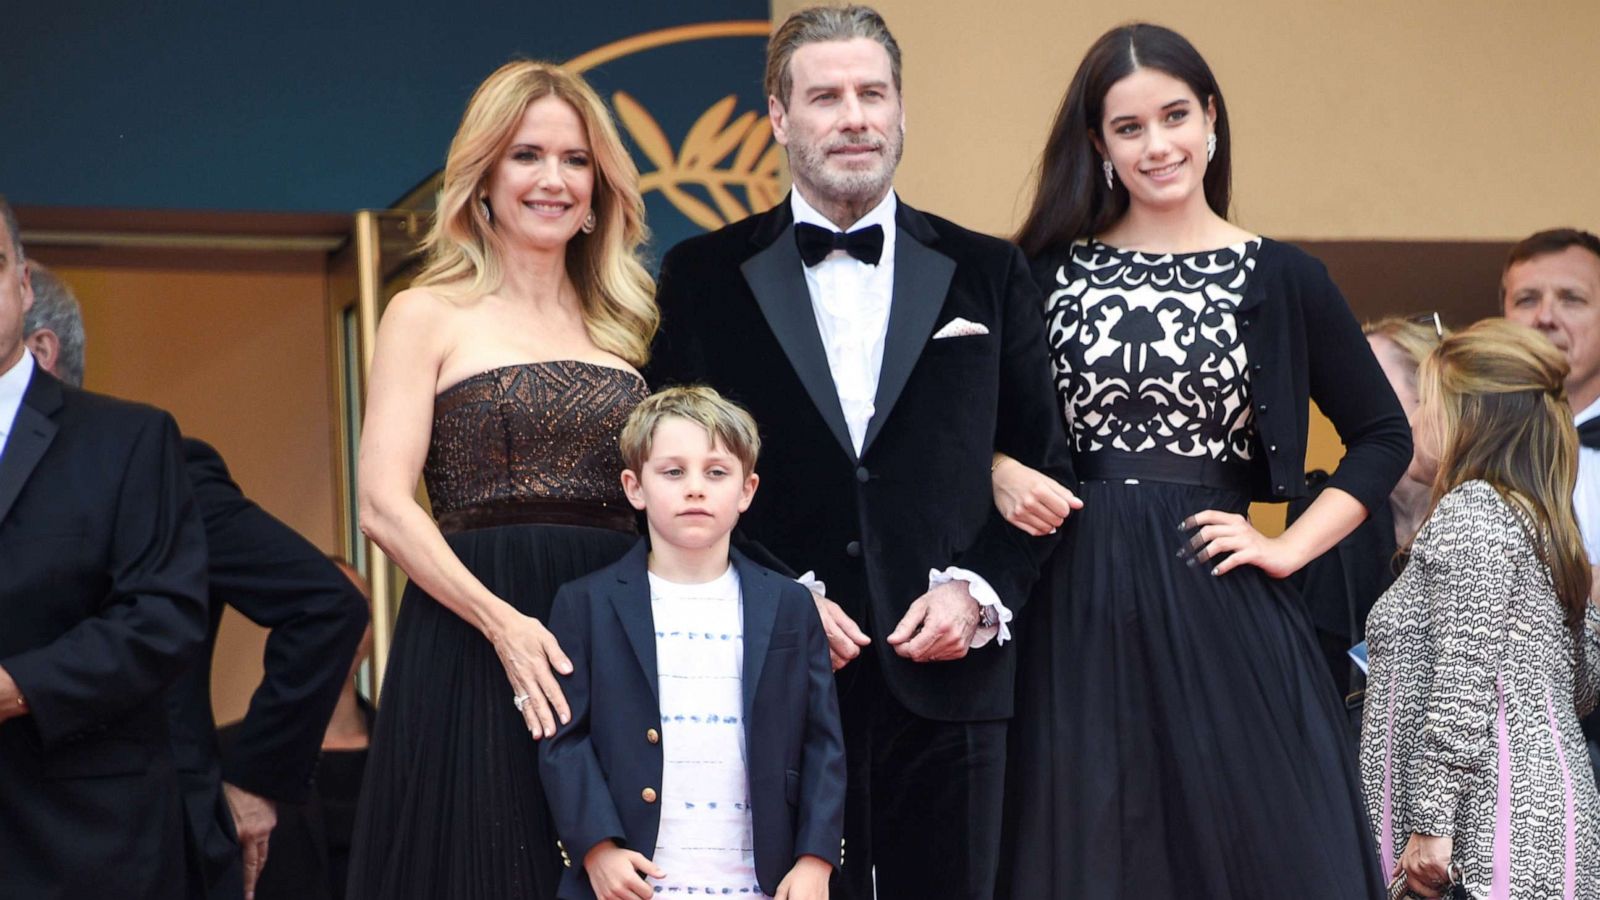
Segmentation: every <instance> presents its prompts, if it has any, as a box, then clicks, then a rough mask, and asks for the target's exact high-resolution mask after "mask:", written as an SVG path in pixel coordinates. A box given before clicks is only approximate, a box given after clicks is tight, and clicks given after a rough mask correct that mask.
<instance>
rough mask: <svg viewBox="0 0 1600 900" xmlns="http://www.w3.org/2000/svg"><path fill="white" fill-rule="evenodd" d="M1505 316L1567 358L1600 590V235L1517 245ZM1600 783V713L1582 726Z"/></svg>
mask: <svg viewBox="0 0 1600 900" xmlns="http://www.w3.org/2000/svg"><path fill="white" fill-rule="evenodd" d="M1500 303H1501V305H1502V311H1503V312H1504V313H1505V316H1506V318H1508V319H1510V320H1511V321H1513V322H1519V323H1521V324H1523V325H1526V326H1528V327H1529V328H1533V329H1537V330H1538V331H1539V332H1540V333H1542V334H1544V335H1545V336H1546V337H1548V338H1549V339H1550V340H1551V342H1552V343H1554V344H1555V345H1556V346H1557V347H1560V348H1561V351H1562V352H1563V353H1565V354H1566V355H1567V362H1568V363H1570V364H1571V365H1572V371H1571V373H1570V374H1569V375H1568V376H1567V385H1566V387H1567V402H1568V403H1570V404H1572V414H1573V417H1574V421H1575V422H1576V424H1577V426H1578V440H1579V443H1580V444H1581V446H1580V448H1579V450H1578V485H1577V489H1576V490H1574V491H1573V492H1572V507H1573V512H1574V513H1575V514H1576V515H1577V517H1578V530H1579V531H1581V532H1583V544H1584V548H1585V549H1587V550H1588V551H1589V564H1590V565H1591V566H1595V567H1596V568H1595V574H1596V578H1595V583H1596V585H1597V586H1600V237H1596V236H1595V235H1593V234H1591V233H1590V232H1587V231H1580V230H1579V229H1576V228H1551V229H1549V230H1546V231H1540V232H1538V233H1536V234H1531V235H1529V236H1527V237H1525V238H1523V239H1522V240H1520V241H1518V242H1517V243H1516V244H1515V245H1513V246H1512V248H1511V252H1510V253H1509V254H1507V257H1506V265H1505V269H1504V271H1503V272H1502V273H1501V275H1500ZM1583 732H1584V734H1586V735H1588V737H1589V761H1590V762H1591V763H1592V764H1593V766H1594V772H1595V778H1596V780H1600V712H1596V713H1591V714H1590V715H1589V717H1588V718H1586V719H1584V720H1583Z"/></svg>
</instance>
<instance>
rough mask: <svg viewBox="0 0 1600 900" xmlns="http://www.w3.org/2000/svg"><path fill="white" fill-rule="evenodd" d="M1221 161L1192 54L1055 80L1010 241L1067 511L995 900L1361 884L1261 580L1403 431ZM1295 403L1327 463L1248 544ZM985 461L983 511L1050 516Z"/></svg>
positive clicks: (1016, 728)
mask: <svg viewBox="0 0 1600 900" xmlns="http://www.w3.org/2000/svg"><path fill="white" fill-rule="evenodd" d="M1231 151H1232V147H1231V143H1230V136H1229V131H1228V116H1227V108H1226V106H1225V104H1224V103H1223V98H1222V92H1221V90H1220V88H1219V87H1218V86H1217V83H1216V79H1215V78H1214V77H1213V75H1212V74H1211V70H1210V68H1209V67H1208V66H1207V65H1206V63H1205V60H1204V59H1202V58H1201V56H1200V54H1199V53H1198V52H1197V51H1196V50H1195V49H1194V47H1193V46H1192V45H1191V44H1190V43H1189V42H1188V41H1187V40H1185V39H1184V38H1183V37H1182V36H1181V35H1178V34H1176V33H1174V32H1172V31H1170V30H1168V29H1165V28H1161V27H1159V26H1154V25H1145V24H1139V25H1129V26H1125V27H1122V28H1117V29H1115V30H1113V31H1111V32H1109V33H1107V34H1106V35H1104V36H1103V37H1102V38H1100V40H1099V41H1097V42H1096V43H1095V45H1094V46H1093V47H1092V48H1090V50H1089V52H1088V55H1087V56H1086V57H1085V58H1084V60H1083V63H1082V64H1081V65H1080V67H1079V69H1078V72H1077V74H1076V75H1075V76H1074V77H1073V80H1072V84H1071V86H1070V87H1069V88H1068V89H1067V96H1066V99H1065V100H1064V101H1063V103H1062V106H1061V111H1060V114H1059V115H1058V117H1057V119H1056V122H1055V125H1054V127H1053V128H1052V131H1051V134H1050V137H1049V140H1048V143H1047V145H1046V148H1045V153H1044V158H1043V161H1042V163H1041V165H1040V175H1039V184H1038V189H1037V192H1036V196H1035V199H1034V203H1033V208H1032V209H1031V211H1030V212H1029V214H1028V217H1027V220H1026V222H1025V223H1024V225H1023V227H1022V230H1021V233H1020V235H1019V243H1021V245H1022V247H1023V250H1024V251H1026V252H1027V253H1028V254H1029V256H1030V257H1031V258H1032V260H1033V262H1034V265H1035V276H1036V277H1037V279H1038V280H1039V282H1040V284H1041V286H1042V287H1043V290H1044V293H1045V296H1046V298H1047V301H1046V304H1045V310H1044V314H1045V316H1046V320H1047V323H1048V334H1049V340H1050V343H1051V347H1050V349H1051V353H1052V357H1053V362H1054V367H1055V382H1056V385H1057V388H1058V391H1059V393H1060V400H1061V404H1062V409H1063V412H1064V414H1065V416H1066V420H1067V424H1068V431H1069V434H1070V435H1071V438H1072V442H1073V450H1074V467H1075V469H1076V472H1077V474H1078V476H1079V478H1080V479H1081V480H1082V496H1081V500H1082V502H1083V506H1082V509H1080V510H1078V511H1076V512H1073V513H1072V514H1071V518H1070V520H1069V521H1068V522H1067V525H1066V528H1067V532H1066V536H1065V540H1064V541H1063V543H1062V545H1061V546H1060V548H1059V549H1058V550H1057V552H1056V554H1055V556H1056V565H1055V571H1054V573H1053V575H1052V576H1051V577H1052V579H1053V581H1054V584H1053V585H1052V586H1047V588H1048V589H1052V590H1053V592H1054V595H1053V596H1051V597H1040V598H1037V599H1036V600H1035V601H1034V602H1032V603H1030V604H1028V606H1027V618H1028V620H1027V621H1024V622H1022V623H1021V627H1020V628H1019V629H1018V630H1017V634H1018V641H1019V644H1020V646H1019V649H1018V652H1019V666H1020V669H1021V670H1020V671H1019V681H1018V700H1017V702H1018V711H1017V716H1016V719H1015V720H1014V723H1013V732H1012V734H1013V739H1012V747H1013V751H1014V756H1013V767H1014V771H1015V777H1014V779H1013V784H1012V795H1013V797H1014V803H1013V813H1014V816H1013V819H1012V823H1011V826H1010V831H1011V833H1012V836H1013V842H1012V843H1013V845H1014V850H1015V855H1014V857H1012V858H1011V860H1010V864H1009V865H1008V866H1005V868H1006V869H1007V870H1008V877H1009V878H1010V879H1011V882H1012V883H1011V884H1010V885H1009V888H1010V891H1011V895H1012V896H1013V897H1016V898H1028V900H1038V898H1061V900H1066V898H1072V900H1086V898H1087V900H1096V898H1129V900H1131V898H1145V897H1179V896H1183V897H1216V898H1222V897H1226V898H1230V900H1251V898H1267V897H1281V896H1287V895H1291V894H1292V895H1294V896H1297V897H1319V898H1328V900H1335V898H1337V900H1352V898H1363V897H1377V896H1381V893H1382V890H1383V884H1382V879H1381V873H1380V872H1379V869H1378V865H1377V857H1376V854H1375V853H1374V852H1373V850H1372V843H1371V834H1370V832H1369V831H1368V829H1367V827H1366V822H1365V814H1364V810H1363V806H1362V800H1361V794H1360V791H1359V789H1358V783H1357V780H1356V771H1355V759H1354V754H1353V752H1352V749H1351V747H1350V746H1349V741H1348V739H1347V738H1346V736H1345V735H1346V731H1345V729H1346V725H1345V724H1344V723H1343V711H1342V709H1341V704H1340V702H1339V698H1338V696H1337V695H1336V693H1335V691H1334V688H1333V685H1332V683H1331V682H1330V680H1329V678H1328V675H1327V672H1326V668H1325V666H1324V665H1323V662H1322V657H1321V654H1320V652H1319V651H1318V648H1317V643H1316V639H1315V637H1314V636H1313V634H1312V629H1311V625H1310V623H1309V622H1308V621H1307V618H1306V615H1305V611H1304V608H1303V606H1302V605H1301V602H1300V599H1299V597H1297V596H1296V595H1295V592H1294V590H1293V588H1292V587H1290V586H1289V584H1288V583H1287V582H1285V581H1283V580H1282V579H1283V578H1284V577H1285V576H1287V575H1288V574H1290V573H1291V572H1293V571H1295V570H1296V569H1298V568H1300V567H1301V566H1302V565H1304V564H1305V563H1306V562H1307V561H1308V560H1310V559H1313V558H1315V557H1316V556H1318V555H1320V554H1321V553H1323V552H1324V551H1326V550H1327V549H1328V548H1329V547H1331V546H1333V545H1334V544H1335V543H1336V542H1337V541H1338V540H1339V539H1340V538H1342V537H1343V536H1344V535H1346V534H1348V533H1349V531H1350V530H1351V529H1352V528H1354V527H1355V526H1356V525H1358V524H1359V523H1360V522H1361V521H1362V520H1363V519H1365V518H1366V516H1367V510H1368V509H1370V508H1372V507H1374V506H1376V505H1378V504H1380V503H1385V502H1387V500H1388V496H1389V491H1390V490H1391V489H1392V488H1393V487H1394V483H1395V481H1396V480H1397V479H1398V478H1399V477H1400V474H1401V473H1402V472H1403V471H1404V470H1405V466H1406V463H1407V460H1408V459H1409V458H1410V455H1411V440H1410V430H1409V429H1408V428H1407V425H1406V420H1405V416H1404V414H1403V413H1402V412H1401V410H1400V406H1399V403H1398V402H1397V401H1396V400H1395V397H1394V392H1393V391H1392V390H1390V389H1389V385H1388V383H1387V381H1385V379H1384V376H1383V372H1382V371H1381V370H1380V369H1379V367H1378V363H1377V361H1376V360H1374V359H1373V358H1372V354H1371V353H1370V352H1368V351H1367V349H1366V346H1365V342H1364V341H1363V339H1362V336H1361V330H1360V328H1359V326H1357V324H1356V322H1355V319H1354V317H1353V316H1352V315H1351V314H1350V310H1349V308H1348V307H1347V306H1346V305H1345V303H1344V300H1343V298H1342V297H1341V296H1340V295H1339V292H1338V290H1337V288H1335V287H1334V285H1333V283H1332V282H1331V281H1330V280H1329V278H1328V275H1327V272H1326V270H1325V269H1324V268H1323V266H1322V265H1321V263H1319V262H1317V261H1316V260H1315V259H1312V258H1311V257H1309V256H1307V255H1306V254H1304V253H1303V252H1301V251H1299V250H1297V249H1295V248H1293V247H1291V246H1289V245H1287V244H1281V243H1278V242H1276V241H1272V240H1268V239H1264V238H1261V237H1259V236H1257V235H1255V234H1252V233H1250V232H1248V231H1245V230H1244V229H1242V228H1239V227H1238V226H1236V225H1234V224H1232V223H1231V222H1229V221H1228V220H1227V218H1226V216H1227V212H1228V196H1229V179H1230V171H1229V161H1230V158H1231ZM1311 398H1314V399H1315V400H1316V401H1317V404H1318V406H1319V407H1320V408H1321V409H1322V411H1323V412H1324V413H1326V414H1327V415H1328V417H1329V418H1330V419H1331V420H1332V421H1333V423H1334V425H1335V427H1336V428H1337V429H1338V430H1339V433H1340V436H1341V438H1342V439H1343V441H1344V443H1345V446H1346V447H1347V448H1348V452H1347V453H1346V455H1345V459H1344V462H1343V463H1342V464H1341V465H1340V467H1339V470H1338V471H1337V472H1336V473H1334V475H1333V477H1332V479H1331V480H1330V482H1329V484H1328V486H1327V487H1326V488H1324V489H1323V491H1322V495H1321V496H1320V497H1319V498H1318V499H1317V501H1316V503H1314V504H1313V505H1312V506H1311V507H1310V508H1309V509H1308V510H1307V511H1306V513H1305V514H1304V515H1303V516H1301V517H1300V519H1299V521H1297V522H1296V523H1295V525H1294V527H1293V528H1290V529H1289V530H1288V531H1286V532H1285V533H1284V534H1283V535H1282V536H1280V537H1276V538H1268V537H1266V536H1264V535H1262V534H1261V533H1259V532H1258V531H1256V530H1255V528H1254V527H1253V526H1252V525H1251V524H1250V521H1249V519H1248V518H1246V516H1245V513H1246V511H1247V509H1248V506H1249V503H1250V501H1251V499H1252V498H1254V499H1262V500H1274V501H1286V500H1289V499H1291V498H1293V497H1295V496H1297V495H1298V494H1299V493H1300V492H1301V491H1303V489H1304V486H1303V485H1304V477H1303V469H1304V458H1305V457H1304V448H1305V440H1306V428H1307V424H1308V417H1309V411H1308V407H1309V403H1308V400H1309V399H1311ZM996 462H997V465H996V467H995V482H996V484H995V487H996V496H997V505H999V506H1000V508H1001V511H1002V512H1003V513H1006V514H1008V517H1009V518H1011V519H1012V520H1013V521H1014V522H1020V523H1022V524H1023V525H1024V526H1025V527H1032V528H1037V527H1038V526H1040V525H1052V524H1056V523H1058V522H1059V521H1060V520H1059V518H1057V517H1055V516H1051V517H1049V518H1054V519H1055V521H1049V518H1047V519H1046V521H1043V522H1040V521H1034V520H1035V519H1037V518H1040V517H1039V516H1038V515H1037V514H1036V513H1037V510H1038V509H1039V504H1040V503H1043V504H1045V505H1047V506H1048V505H1049V504H1050V503H1051V502H1052V501H1060V500H1061V499H1063V498H1061V497H1060V495H1059V493H1056V492H1058V491H1059V490H1060V489H1059V488H1058V487H1052V485H1051V484H1045V483H1041V481H1042V480H1040V479H1036V476H1035V475H1034V473H1032V472H1030V471H1029V470H1026V469H1025V468H1024V467H1021V466H1019V465H1018V464H1016V463H1015V462H1013V461H1008V460H1006V459H1004V458H1000V459H997V460H996ZM1052 494H1054V496H1052ZM1055 508H1056V509H1057V510H1058V511H1060V510H1061V506H1060V504H1059V502H1057V503H1056V506H1055ZM1030 511H1033V513H1034V515H1031V516H1030Z"/></svg>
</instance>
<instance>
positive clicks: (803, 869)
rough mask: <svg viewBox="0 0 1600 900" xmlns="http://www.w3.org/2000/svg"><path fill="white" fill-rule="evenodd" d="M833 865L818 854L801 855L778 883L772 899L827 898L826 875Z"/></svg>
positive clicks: (810, 899)
mask: <svg viewBox="0 0 1600 900" xmlns="http://www.w3.org/2000/svg"><path fill="white" fill-rule="evenodd" d="M832 874H833V865H832V864H831V863H829V862H828V861H827V860H824V859H822V858H821V857H818V856H802V857H800V858H799V859H797V860H795V862H794V868H792V869H790V870H789V874H787V875H785V876H783V881H781V882H779V883H778V893H777V894H776V895H775V896H774V897H773V900H828V876H829V875H832Z"/></svg>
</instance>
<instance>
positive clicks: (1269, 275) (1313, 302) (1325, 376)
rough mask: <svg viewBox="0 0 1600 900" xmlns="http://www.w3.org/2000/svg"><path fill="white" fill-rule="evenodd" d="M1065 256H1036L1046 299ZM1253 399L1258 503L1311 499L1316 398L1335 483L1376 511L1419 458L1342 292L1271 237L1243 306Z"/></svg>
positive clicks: (1317, 265) (1316, 264)
mask: <svg viewBox="0 0 1600 900" xmlns="http://www.w3.org/2000/svg"><path fill="white" fill-rule="evenodd" d="M1066 256H1067V254H1066V252H1063V251H1053V252H1048V253H1046V254H1044V255H1042V256H1040V257H1039V258H1037V259H1035V260H1034V261H1033V271H1034V277H1035V278H1036V279H1038V281H1039V284H1040V286H1041V287H1042V288H1043V290H1044V293H1045V295H1046V296H1049V295H1050V294H1051V293H1054V292H1055V291H1056V290H1058V289H1059V287H1060V282H1059V281H1058V273H1059V271H1060V269H1061V266H1062V263H1064V262H1065V261H1066ZM1238 315H1239V326H1240V328H1242V329H1243V331H1244V345H1245V353H1246V355H1247V356H1248V358H1249V360H1250V381H1251V384H1250V391H1251V402H1253V403H1254V404H1255V415H1256V441H1257V445H1258V449H1257V452H1256V454H1255V457H1256V459H1257V460H1260V461H1264V462H1265V466H1264V467H1263V466H1260V465H1257V466H1256V467H1255V468H1256V472H1257V479H1258V481H1257V484H1256V486H1255V489H1254V491H1253V499H1255V500H1258V501H1263V502H1284V501H1288V500H1292V499H1295V498H1297V497H1303V496H1305V495H1306V486H1305V467H1306V466H1305V462H1306V432H1307V430H1308V429H1309V428H1310V423H1311V410H1310V404H1309V402H1308V401H1309V400H1315V401H1317V407H1318V408H1319V409H1321V410H1322V413H1323V415H1325V416H1327V417H1328V419H1329V421H1331V422H1332V423H1333V427H1334V429H1335V430H1337V431H1338V432H1339V439H1340V440H1341V441H1343V442H1344V446H1345V454H1344V459H1343V460H1341V461H1340V463H1339V467H1338V469H1337V471H1335V472H1334V473H1333V476H1332V477H1331V478H1329V479H1328V483H1327V485H1326V486H1327V487H1333V488H1338V489H1340V490H1342V491H1344V492H1346V493H1348V494H1350V495H1351V496H1353V497H1355V498H1356V499H1357V500H1359V501H1361V504H1362V505H1363V506H1365V507H1366V508H1367V509H1368V510H1369V511H1370V510H1373V509H1377V508H1378V507H1379V505H1380V504H1384V503H1387V502H1388V501H1389V492H1390V491H1392V490H1393V489H1394V486H1395V483H1396V482H1398V481H1399V480H1400V476H1401V475H1404V474H1405V470H1406V466H1407V465H1409V464H1410V462H1411V426H1410V424H1409V423H1408V422H1407V421H1406V417H1405V413H1404V412H1403V411H1402V410H1401V408H1400V401H1399V400H1397V399H1396V398H1395V395H1394V389H1393V388H1391V387H1390V386H1389V381H1388V379H1387V378H1386V377H1384V374H1383V370H1382V369H1381V368H1379V366H1378V360H1377V357H1375V356H1373V354H1372V350H1371V348H1370V347H1369V346H1368V345H1367V340H1366V337H1365V336H1363V335H1362V333H1361V326H1360V325H1358V324H1357V323H1356V320H1355V316H1354V315H1353V314H1351V312H1350V307H1349V305H1348V304H1346V303H1345V300H1344V296H1343V295H1342V294H1340V293H1339V289H1338V288H1337V287H1335V286H1334V283H1333V280H1332V279H1331V278H1329V277H1328V270H1327V268H1326V267H1324V266H1323V265H1322V263H1321V261H1319V260H1318V259H1317V258H1316V257H1314V256H1311V255H1310V254H1308V253H1306V252H1305V251H1304V250H1301V249H1300V248H1298V247H1295V246H1294V245H1292V244H1285V243H1282V242H1279V241H1274V240H1272V239H1270V238H1264V239H1263V240H1262V243H1261V249H1260V251H1259V252H1258V254H1257V257H1256V268H1255V271H1254V272H1253V273H1252V274H1251V275H1250V282H1249V284H1248V285H1247V286H1246V288H1245V295H1244V300H1243V301H1242V302H1241V303H1240V304H1239V310H1238Z"/></svg>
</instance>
